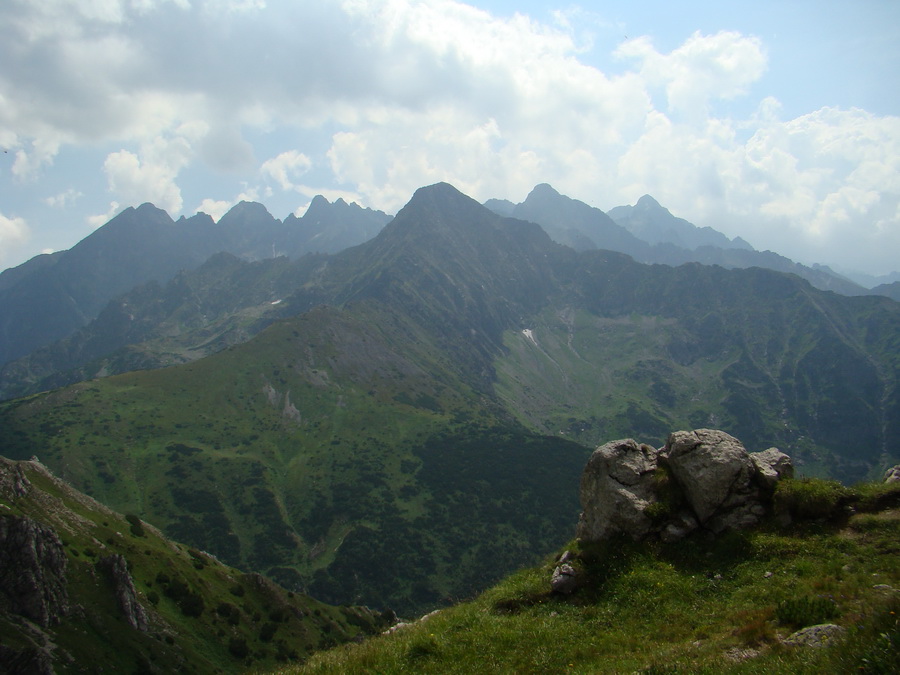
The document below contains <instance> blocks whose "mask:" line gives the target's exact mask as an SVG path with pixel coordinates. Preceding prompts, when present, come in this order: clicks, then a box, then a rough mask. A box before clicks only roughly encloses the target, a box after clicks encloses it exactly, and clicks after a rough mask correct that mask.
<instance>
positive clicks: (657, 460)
mask: <svg viewBox="0 0 900 675" xmlns="http://www.w3.org/2000/svg"><path fill="white" fill-rule="evenodd" d="M792 474H793V467H792V465H791V460H790V457H788V456H787V455H786V454H784V453H783V452H781V451H780V450H778V449H777V448H769V449H768V450H765V451H763V452H757V453H749V452H747V450H746V448H744V446H743V444H742V443H741V442H740V441H739V440H738V439H736V438H734V437H733V436H730V435H729V434H727V433H725V432H724V431H718V430H715V429H697V430H694V431H676V432H674V433H672V434H671V435H670V436H669V438H668V440H667V442H666V445H665V446H664V447H663V448H660V449H655V448H652V447H651V446H649V445H646V444H640V443H638V442H637V441H634V440H632V439H625V440H619V441H613V442H611V443H607V444H605V445H603V446H601V447H599V448H597V450H595V451H594V453H593V454H592V455H591V458H590V459H589V460H588V463H587V466H586V467H585V470H584V473H583V474H582V478H581V505H582V514H581V518H580V519H579V523H578V531H577V535H578V537H579V538H581V539H583V540H585V541H602V540H605V539H608V538H609V537H611V536H614V535H617V534H626V535H628V536H630V537H632V538H633V539H635V540H639V539H644V538H646V537H648V536H658V537H660V538H661V539H663V540H664V541H677V540H678V539H681V538H683V537H685V536H687V535H688V534H690V533H691V532H693V531H694V530H697V529H703V530H705V531H708V532H712V533H719V532H722V531H724V530H728V529H739V528H743V527H749V526H752V525H755V524H756V523H758V522H759V519H760V518H761V517H762V516H764V515H765V514H766V513H767V512H768V511H769V509H770V508H771V502H772V494H773V493H774V490H775V487H776V485H777V483H778V481H779V480H780V479H781V478H785V477H788V476H791V475H792Z"/></svg>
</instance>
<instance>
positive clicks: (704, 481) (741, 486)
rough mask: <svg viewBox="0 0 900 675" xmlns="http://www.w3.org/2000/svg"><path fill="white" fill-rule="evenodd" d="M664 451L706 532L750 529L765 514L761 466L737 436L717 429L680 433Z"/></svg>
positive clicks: (675, 433)
mask: <svg viewBox="0 0 900 675" xmlns="http://www.w3.org/2000/svg"><path fill="white" fill-rule="evenodd" d="M665 452H666V454H667V456H668V463H669V467H670V469H671V471H672V474H673V475H674V476H675V478H676V480H677V481H678V483H679V485H680V486H681V488H682V491H683V493H684V496H685V498H686V499H687V502H688V504H689V505H690V507H691V509H692V510H693V512H694V515H695V516H696V517H697V520H698V521H699V523H700V524H701V525H703V526H704V527H706V528H707V529H710V530H712V531H713V532H721V531H723V530H726V529H732V528H741V527H748V526H751V525H754V524H755V523H756V522H758V520H759V516H761V515H763V514H764V513H765V508H764V507H763V506H762V504H761V500H760V488H759V485H758V483H757V480H756V476H757V474H758V473H759V471H758V469H757V466H756V464H755V463H754V461H753V460H752V459H751V457H750V453H748V452H747V450H746V448H744V446H743V444H742V443H741V442H740V441H739V440H738V439H736V438H735V437H734V436H731V435H729V434H726V433H725V432H724V431H719V430H716V429H697V430H695V431H676V432H674V433H672V434H670V435H669V439H668V441H667V442H666V448H665Z"/></svg>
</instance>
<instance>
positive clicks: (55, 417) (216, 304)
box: [0, 184, 900, 611]
mask: <svg viewBox="0 0 900 675" xmlns="http://www.w3.org/2000/svg"><path fill="white" fill-rule="evenodd" d="M535 192H536V194H535V193H532V195H530V196H529V199H528V200H526V202H525V203H523V204H528V202H529V201H530V202H531V203H530V204H528V207H527V208H532V209H533V213H534V214H535V215H534V216H532V217H533V218H537V217H539V216H540V217H541V218H544V217H545V216H544V215H542V214H545V215H546V216H547V217H548V218H549V217H552V215H553V213H554V211H553V209H552V208H545V209H544V210H543V211H541V209H540V208H538V207H542V206H545V205H546V204H548V203H553V202H554V200H556V201H558V202H559V204H560V209H568V210H569V211H568V212H567V213H569V215H568V216H567V217H566V219H565V221H564V222H563V224H565V223H570V224H573V226H574V225H575V224H577V225H578V227H579V228H581V229H579V230H578V232H579V234H581V235H583V236H584V237H585V238H589V237H591V236H598V237H599V236H600V235H601V234H602V235H604V236H605V235H609V236H617V237H620V238H621V240H622V241H631V240H630V239H628V237H626V236H625V235H622V234H621V233H620V232H619V231H618V230H616V229H615V227H614V226H616V223H615V222H612V225H611V224H610V222H608V221H609V219H602V218H600V216H598V215H597V214H595V213H594V210H591V209H590V207H587V206H586V205H583V204H581V203H579V202H574V200H567V198H565V197H562V196H561V195H558V194H556V193H555V192H554V191H552V189H547V188H545V187H541V186H539V188H538V189H536V191H535ZM519 206H522V205H518V206H513V209H514V210H515V209H518V208H519ZM644 206H646V207H648V210H649V211H650V212H651V213H652V212H653V211H655V210H656V209H655V207H654V206H653V204H652V203H650V202H649V201H647V200H644ZM644 206H642V209H643V208H644ZM151 208H152V207H142V209H144V210H146V211H148V212H150V213H156V210H155V209H154V210H152V211H151V210H150V209H151ZM259 208H261V207H258V206H254V205H243V206H242V208H241V209H240V210H239V211H238V214H240V213H242V212H243V213H249V212H250V211H251V210H253V209H255V210H257V211H258V210H259ZM523 208H526V207H523ZM642 209H640V210H638V213H637V214H635V213H634V210H632V211H630V212H625V215H626V216H630V217H631V220H632V221H633V222H636V221H638V220H639V219H638V218H637V216H638V215H640V212H641V210H642ZM139 210H140V209H139ZM137 211H138V210H136V211H135V212H133V213H132V215H134V213H136V212H137ZM663 212H664V210H663ZM662 217H665V213H663V215H662ZM623 218H624V216H623ZM223 220H224V219H223ZM547 227H548V228H550V229H552V226H551V225H548V226H547ZM618 227H620V228H621V226H618ZM635 227H638V226H637V225H635ZM641 227H644V228H645V229H646V228H647V227H649V226H648V225H647V224H646V223H645V224H643V225H641ZM676 227H677V226H676ZM568 229H570V230H573V229H575V228H574V227H572V228H568ZM621 229H623V231H625V232H626V234H628V235H630V236H631V237H632V238H634V235H631V234H630V233H629V232H628V231H627V230H624V228H621ZM682 229H683V226H682ZM690 232H691V231H690V230H686V231H684V232H682V233H680V234H679V236H680V237H681V238H682V241H684V240H685V237H686V236H687V234H688V233H690ZM573 236H574V235H573ZM698 236H701V237H704V236H712V237H715V235H714V234H712V235H711V234H710V233H700V234H699V235H698ZM635 240H636V239H635ZM637 241H640V240H637ZM732 244H733V245H735V246H736V248H729V249H721V250H723V251H727V252H737V253H739V254H747V253H754V252H753V251H749V250H748V249H746V248H745V247H744V245H743V244H742V243H741V242H732ZM647 246H648V247H649V249H650V250H651V251H652V250H654V246H660V244H656V245H650V244H647ZM664 246H668V244H664ZM704 246H705V245H701V246H700V249H695V250H701V249H703V248H704ZM681 250H687V249H681ZM57 264H59V263H57ZM20 283H21V282H20ZM201 357H202V358H201ZM67 359H68V360H67ZM42 363H43V364H46V363H51V364H55V365H53V366H51V367H49V368H45V366H44V365H42ZM178 363H180V364H181V365H174V366H173V367H169V368H162V369H156V370H141V371H138V370H135V368H149V367H155V366H160V365H169V364H178ZM41 368H45V370H41ZM65 368H69V369H72V368H74V369H75V370H76V371H77V370H79V369H80V374H77V377H74V376H73V377H74V379H73V380H72V381H73V382H74V381H77V380H79V379H84V377H91V376H93V375H96V374H104V373H109V372H114V371H118V372H121V373H122V374H120V375H117V376H114V377H105V378H102V379H96V380H92V381H85V382H80V383H77V384H73V385H72V386H69V387H66V388H63V389H60V390H57V391H54V392H51V393H47V394H40V395H36V396H30V397H28V398H23V399H16V400H11V401H8V402H6V403H4V404H2V406H0V444H2V447H4V448H5V453H7V454H9V455H11V456H12V457H14V458H24V457H30V456H31V455H32V454H36V453H38V454H39V456H40V457H41V460H42V461H43V462H45V463H46V464H47V465H48V466H50V467H51V468H52V469H53V470H54V471H55V472H57V473H58V474H59V475H60V476H61V477H62V478H64V479H66V480H68V481H71V482H72V483H73V484H74V485H75V486H76V487H78V488H80V489H83V490H85V491H86V492H88V493H89V494H91V495H92V496H94V497H96V498H98V499H100V500H101V501H103V502H105V503H108V504H110V505H112V506H113V507H114V508H117V509H119V510H121V511H126V512H134V513H137V514H139V515H140V516H141V518H143V519H145V520H147V521H148V522H151V523H153V524H155V525H157V526H159V527H161V528H162V529H163V530H164V531H165V532H167V533H168V534H169V535H171V536H174V537H176V538H179V539H181V540H183V541H185V542H187V543H188V544H190V545H192V546H195V547H198V548H200V549H203V550H208V551H210V552H212V553H215V554H216V555H217V556H219V557H220V558H221V559H223V560H224V561H226V562H228V563H230V564H234V565H237V566H240V567H242V568H244V569H252V570H255V571H261V572H264V573H266V574H269V575H271V576H273V577H274V578H276V579H279V580H280V581H282V582H283V583H285V584H287V585H288V586H289V587H291V588H296V589H305V590H308V591H310V592H311V593H312V594H313V595H314V596H315V597H319V598H321V599H323V600H327V601H331V602H348V601H349V602H366V603H370V604H374V605H377V606H391V607H395V608H397V609H398V610H405V611H406V610H408V611H413V610H420V609H423V608H427V607H430V606H434V605H436V604H439V603H440V602H442V601H445V600H446V599H448V598H455V597H460V596H465V595H467V594H470V593H472V592H474V591H475V590H477V589H478V588H483V587H484V586H485V585H487V584H488V583H490V582H491V581H492V580H493V579H496V578H499V577H500V576H502V575H503V574H505V573H506V572H507V571H509V570H510V569H513V568H514V567H516V566H518V565H521V564H525V563H527V562H529V561H531V560H533V558H534V556H536V555H539V554H540V553H541V552H543V551H547V550H550V549H552V548H553V547H554V546H556V545H559V544H561V543H562V542H563V541H565V540H566V539H567V538H568V537H569V536H570V534H571V533H570V531H569V527H570V524H571V523H572V522H574V518H575V517H576V515H577V511H578V504H577V484H578V475H579V473H580V471H581V468H582V466H583V464H584V461H585V459H586V456H587V453H588V452H589V449H590V448H593V447H595V446H596V445H598V444H599V443H600V442H605V441H607V440H609V439H611V438H623V437H640V438H644V439H648V440H649V439H656V442H658V443H659V444H661V441H662V440H663V439H664V437H665V435H666V434H668V432H669V431H671V430H672V429H679V428H699V427H707V426H709V427H716V428H721V429H723V430H725V431H727V432H729V433H732V434H734V435H736V436H738V437H740V438H741V439H742V440H743V441H744V442H745V443H746V444H747V446H748V448H751V449H753V450H762V449H765V448H767V447H770V446H773V445H775V446H778V447H782V448H784V449H785V450H786V451H789V452H790V454H791V455H792V456H793V457H794V458H795V460H796V461H797V463H798V465H799V468H800V471H801V472H807V473H818V474H831V475H834V476H836V477H839V478H842V479H844V480H852V479H856V478H860V477H863V476H868V475H874V474H876V473H878V472H879V471H881V470H882V469H883V467H884V466H886V465H887V464H890V463H896V462H897V461H898V459H900V449H898V445H897V443H898V441H897V439H898V438H900V392H898V386H897V384H898V373H900V304H898V303H897V302H895V301H893V300H891V299H889V298H885V297H879V296H871V295H866V296H860V297H849V296H843V295H839V294H836V293H833V292H828V291H821V290H818V289H816V288H814V287H813V286H811V285H810V283H808V282H807V281H805V280H803V279H800V278H799V277H797V276H795V275H787V274H784V273H781V272H776V271H772V270H767V269H762V268H760V267H752V268H746V269H725V268H724V267H721V266H710V265H701V264H699V263H696V262H692V263H688V264H684V265H680V266H677V267H675V266H670V265H661V264H652V265H648V264H643V263H640V262H637V261H635V260H634V259H633V258H631V257H629V256H627V255H625V254H623V253H617V252H612V251H608V250H603V249H598V248H590V247H584V248H583V250H575V249H573V248H571V247H568V246H563V245H561V244H559V243H556V242H554V241H553V240H552V239H551V237H550V236H548V233H547V232H546V231H545V230H544V229H543V228H542V227H541V226H539V225H538V224H535V223H534V222H529V221H528V220H522V219H519V218H510V217H504V216H500V215H498V214H497V213H495V212H493V211H491V210H490V209H488V208H485V207H484V206H482V205H480V204H478V203H477V202H475V201H473V200H472V199H470V198H468V197H466V196H465V195H463V194H461V193H460V192H459V191H457V190H456V189H455V188H453V187H452V186H449V185H446V184H437V185H433V186H430V187H427V188H422V189H420V190H418V191H417V192H416V194H415V195H414V196H413V198H412V199H411V200H410V202H409V203H408V204H407V205H406V206H405V207H404V208H403V209H402V210H401V211H400V212H399V213H398V214H397V216H396V217H395V218H394V219H393V220H391V221H390V222H389V223H388V224H387V225H385V226H384V227H383V228H382V229H381V231H380V232H379V233H378V234H377V236H375V237H374V238H372V239H370V240H369V241H366V242H365V243H362V244H359V245H357V246H354V247H351V248H349V249H345V250H343V251H341V252H339V253H335V254H307V255H304V256H302V257H300V258H297V259H295V260H291V259H290V258H287V257H277V258H265V259H260V260H256V261H248V260H242V259H240V258H238V257H236V256H235V255H232V254H228V253H224V254H219V255H216V256H214V257H212V258H211V259H209V260H208V261H206V263H205V264H203V265H202V266H201V267H199V268H197V269H195V270H192V271H184V272H182V273H180V274H179V275H177V276H176V277H174V278H173V279H171V280H170V281H169V282H168V283H165V284H162V283H152V284H148V285H145V286H143V287H140V288H137V289H135V290H133V291H132V292H130V293H129V294H128V295H126V296H120V297H119V298H118V299H117V300H115V301H114V302H113V303H111V304H109V305H108V306H107V307H106V308H105V309H104V310H103V312H101V314H100V315H99V316H98V318H97V319H96V320H95V321H94V322H93V323H91V324H88V325H87V326H86V327H84V328H83V329H82V330H81V331H80V332H78V333H76V334H74V335H73V336H71V337H70V338H69V339H68V341H66V342H61V343H58V344H57V345H56V346H53V347H48V348H47V351H44V352H40V353H35V354H34V355H32V357H31V359H30V360H25V361H18V362H14V363H11V364H7V366H6V369H5V370H4V373H5V375H4V377H5V378H6V379H5V380H4V382H17V383H23V382H24V383H26V384H28V383H29V378H31V380H30V384H31V385H35V384H39V383H40V382H46V381H47V380H46V378H47V377H56V376H57V375H56V374H58V373H60V372H62V370H63V369H65ZM17 369H18V370H17ZM126 371H133V372H126ZM16 386H20V385H16Z"/></svg>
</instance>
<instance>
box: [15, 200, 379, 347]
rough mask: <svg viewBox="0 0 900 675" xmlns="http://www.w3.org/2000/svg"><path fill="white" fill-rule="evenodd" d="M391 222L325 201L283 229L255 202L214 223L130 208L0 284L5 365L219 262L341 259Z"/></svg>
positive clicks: (152, 208)
mask: <svg viewBox="0 0 900 675" xmlns="http://www.w3.org/2000/svg"><path fill="white" fill-rule="evenodd" d="M389 219H390V218H389V216H387V215H386V214H384V213H382V212H380V211H372V210H370V209H363V208H361V207H359V206H358V205H356V204H347V203H346V202H344V201H343V200H341V199H339V200H337V201H336V202H334V203H333V204H329V203H328V202H327V200H325V199H324V198H323V197H317V198H315V199H314V200H313V201H312V203H311V204H310V206H309V208H308V209H307V212H306V213H305V214H304V215H303V217H302V218H297V217H296V216H294V215H290V216H288V217H287V218H286V219H285V220H284V222H282V221H280V220H277V219H276V218H273V217H272V216H271V215H270V214H269V212H268V211H266V209H265V207H264V206H262V205H261V204H256V203H250V202H241V203H239V204H238V205H237V206H235V207H234V208H232V209H231V210H230V211H229V212H228V213H226V214H225V215H224V216H222V218H221V219H220V220H219V222H217V223H216V222H214V221H213V219H212V218H210V217H209V216H208V215H206V214H205V213H198V214H197V215H195V216H192V217H191V218H183V217H182V218H180V219H179V220H178V221H177V222H175V221H173V220H172V219H171V218H170V217H169V215H168V214H167V213H166V212H165V211H162V210H161V209H157V208H156V207H155V206H153V205H152V204H143V205H141V206H139V207H138V208H132V207H129V208H127V209H125V210H124V211H122V212H121V213H120V214H119V215H117V216H116V217H115V218H113V219H112V220H111V221H110V222H108V223H107V224H106V225H104V226H103V227H101V228H99V229H97V230H96V231H94V232H93V233H92V234H91V235H89V236H88V237H85V238H84V239H83V240H82V241H80V242H79V243H78V244H76V245H75V246H73V247H72V248H71V249H69V250H67V251H60V252H58V253H54V254H50V255H42V256H38V257H36V258H33V259H32V260H30V261H28V262H26V263H24V264H23V265H20V266H19V267H16V268H12V269H8V270H6V271H4V272H3V273H2V274H0V364H2V363H6V362H7V361H10V360H12V359H16V358H19V357H21V356H24V355H27V354H29V353H31V352H33V351H34V350H35V349H37V348H40V347H42V346H44V345H47V344H50V343H52V342H55V341H56V340H59V339H62V338H65V337H67V336H69V335H71V333H72V332H73V331H75V330H77V329H78V328H80V327H82V326H84V325H85V324H87V323H88V322H90V321H91V320H92V319H94V318H95V317H96V316H97V314H98V313H99V312H100V311H101V310H102V309H103V308H104V307H105V306H106V305H107V303H108V302H109V301H110V300H112V299H113V298H116V297H118V296H120V295H122V294H123V293H126V292H128V291H130V290H131V289H133V288H134V287H135V286H137V285H139V284H144V283H147V282H150V281H155V282H157V283H165V282H166V281H168V280H170V279H171V278H172V277H174V276H175V274H177V273H178V272H179V271H181V270H186V269H194V268H196V267H197V266H198V265H200V264H202V263H203V262H204V261H205V260H207V258H209V257H210V256H211V255H213V254H215V253H219V252H229V253H232V254H234V255H237V256H241V257H243V258H246V259H250V260H256V259H261V258H271V257H274V256H275V255H288V256H292V257H297V256H300V255H303V254H304V253H307V252H323V253H334V252H336V251H339V250H341V249H343V248H346V247H348V246H352V245H354V244H359V243H361V242H363V241H366V240H367V239H370V238H371V237H372V236H374V234H376V233H377V232H378V231H379V230H380V229H381V227H382V226H383V225H384V224H385V223H386V222H387V221H388V220H389Z"/></svg>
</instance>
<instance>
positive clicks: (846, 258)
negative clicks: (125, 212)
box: [0, 0, 900, 274]
mask: <svg viewBox="0 0 900 675" xmlns="http://www.w3.org/2000/svg"><path fill="white" fill-rule="evenodd" d="M0 25H3V26H4V27H5V35H4V40H3V41H2V43H0V146H2V147H3V148H4V149H5V150H6V152H4V153H3V154H0V268H4V267H8V266H12V265H16V264H19V263H21V262H22V261H24V260H25V259H27V258H29V257H31V256H33V255H35V254H37V253H40V252H41V251H49V250H59V249H63V248H68V247H70V246H72V245H73V244H74V243H76V242H77V241H78V240H79V239H81V238H83V237H84V236H86V235H87V234H89V233H90V232H91V231H92V230H93V229H94V228H96V227H98V226H100V225H102V224H103V223H104V222H106V221H107V220H108V219H109V218H111V217H112V216H114V215H115V214H116V213H117V212H118V211H119V210H121V209H122V208H124V207H126V206H132V205H138V204H140V203H142V202H145V201H150V202H153V203H154V204H156V205H157V206H159V207H161V208H165V209H166V210H167V211H168V212H169V213H170V214H171V215H172V216H173V217H178V216H180V215H191V214H193V213H195V212H196V211H198V210H203V211H206V212H208V213H210V214H211V215H213V216H214V217H219V216H221V215H222V213H224V212H225V210H227V209H228V208H229V207H230V206H231V205H233V204H234V203H236V202H237V201H239V200H241V199H249V200H255V201H260V202H262V203H264V204H265V205H266V206H267V207H268V208H269V210H270V211H271V212H272V213H273V215H275V216H276V217H280V218H283V217H284V216H286V215H287V214H288V213H290V212H298V213H301V212H302V211H303V209H304V208H305V207H306V205H307V204H308V203H309V201H310V200H311V198H312V197H313V196H314V195H316V194H324V195H325V196H326V197H328V198H329V199H335V198H336V197H338V196H341V197H344V198H345V199H348V200H352V201H356V202H358V203H360V204H362V205H364V206H371V207H374V208H379V209H382V210H385V211H388V212H396V211H397V210H398V209H399V208H400V207H402V205H403V204H404V203H405V202H406V201H407V200H408V199H409V197H410V196H411V195H412V192H413V191H414V190H415V189H416V188H418V187H420V186H422V185H427V184H430V183H434V182H436V181H440V180H446V181H448V182H451V183H453V184H454V185H456V186H457V187H459V188H460V189H461V190H463V191H464V192H466V193H467V194H470V195H471V196H473V197H475V198H476V199H479V200H481V201H483V200H485V199H488V198H490V197H498V198H505V199H510V200H512V201H515V202H518V201H522V200H523V199H524V198H525V196H526V195H527V194H528V191H529V190H530V189H531V188H532V187H533V186H534V185H535V184H537V183H541V182H548V183H550V184H552V185H553V186H554V187H556V188H557V189H558V190H559V191H561V192H563V193H564V194H568V195H570V196H572V197H575V198H578V199H581V200H583V201H585V202H587V203H589V204H592V205H594V206H597V207H599V208H601V209H604V210H608V209H610V208H612V207H613V206H617V205H620V204H630V203H634V202H635V201H636V200H637V199H638V198H639V197H640V196H641V195H643V194H645V193H649V194H651V195H653V196H654V197H655V198H656V199H657V200H659V201H660V202H661V203H662V204H663V205H665V206H667V207H669V209H670V210H671V211H672V212H673V213H675V214H676V215H678V216H681V217H684V218H687V219H688V220H691V221H692V222H694V223H696V224H698V225H701V226H703V225H709V226H712V227H715V228H716V229H718V230H720V231H722V232H725V233H726V234H728V235H729V236H737V235H740V236H742V237H744V238H745V239H746V240H748V241H749V242H750V243H751V244H753V245H754V246H755V247H756V248H758V249H761V250H763V249H771V250H775V251H777V252H779V253H782V254H784V255H787V256H789V257H791V258H793V259H795V260H798V261H801V262H805V263H812V262H821V263H827V264H832V265H836V266H838V267H841V268H845V269H856V270H860V271H868V272H872V273H876V274H886V273H888V272H890V271H892V270H897V269H898V268H900V263H897V262H896V260H897V258H898V253H900V93H898V90H900V88H898V87H897V73H898V72H900V3H898V2H894V1H893V0H881V1H872V0H868V1H867V0H862V1H859V2H853V3H849V2H790V1H788V2H754V3H749V2H747V3H745V2H721V1H720V2H683V3H671V2H668V3H663V2H641V3H639V2H633V1H632V2H581V3H578V2H575V3H570V2H565V3H563V2H560V3H555V2H530V1H527V0H521V1H519V2H515V1H511V0H475V1H474V2H472V3H468V4H467V3H460V2H454V1H452V0H420V1H414V0H382V1H379V2H375V1H370V0H333V1H331V2H322V1H320V0H316V1H315V2H313V1H298V0H293V1H289V0H42V1H41V2H39V3H37V2H33V0H6V1H5V2H3V3H2V4H0Z"/></svg>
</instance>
